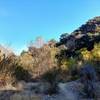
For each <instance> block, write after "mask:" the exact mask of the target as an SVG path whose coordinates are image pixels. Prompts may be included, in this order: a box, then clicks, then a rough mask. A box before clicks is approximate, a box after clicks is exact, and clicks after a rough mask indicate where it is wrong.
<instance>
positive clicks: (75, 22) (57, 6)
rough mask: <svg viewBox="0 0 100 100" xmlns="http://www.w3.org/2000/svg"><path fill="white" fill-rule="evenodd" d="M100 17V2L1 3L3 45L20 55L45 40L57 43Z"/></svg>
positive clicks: (12, 0)
mask: <svg viewBox="0 0 100 100" xmlns="http://www.w3.org/2000/svg"><path fill="white" fill-rule="evenodd" d="M95 16H100V0H0V44H4V45H9V46H11V47H12V48H13V49H14V50H15V51H16V52H17V53H18V52H19V51H20V50H22V49H24V48H26V46H27V44H28V43H29V42H30V41H31V40H33V41H34V40H35V38H36V37H37V36H42V37H43V38H44V39H45V40H46V41H47V40H49V39H52V38H54V39H56V40H58V39H59V37H60V34H61V33H64V32H68V33H71V32H72V31H73V30H75V29H76V28H78V27H79V26H80V25H81V24H83V23H85V22H86V21H87V20H88V19H90V18H93V17H95Z"/></svg>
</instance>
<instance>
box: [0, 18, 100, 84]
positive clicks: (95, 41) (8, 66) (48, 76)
mask: <svg viewBox="0 0 100 100" xmlns="http://www.w3.org/2000/svg"><path fill="white" fill-rule="evenodd" d="M73 37H74V38H73ZM82 39H83V40H82ZM3 51H4V49H1V52H0V76H1V77H0V80H2V81H3V82H4V84H7V83H12V84H13V83H15V82H18V81H20V80H24V81H26V82H28V81H48V82H50V83H51V84H54V85H55V84H56V83H57V82H60V81H62V82H65V81H71V80H75V79H77V78H78V77H79V75H78V72H79V69H80V68H81V67H82V65H83V64H85V63H91V64H93V65H94V66H95V68H96V71H97V74H98V76H99V75H100V17H95V18H94V19H91V20H89V21H88V22H87V23H86V24H84V25H82V26H81V27H80V28H78V29H77V30H75V31H73V32H72V33H71V34H70V35H68V34H66V33H64V34H62V35H61V37H60V41H59V42H57V41H55V40H53V39H52V40H50V41H49V42H48V43H45V44H43V45H42V46H41V47H38V48H37V47H36V46H34V45H30V46H29V47H28V51H22V53H21V54H20V56H17V55H15V54H14V53H13V52H10V53H8V54H7V52H6V54H5V52H3ZM6 51H7V50H6Z"/></svg>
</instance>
